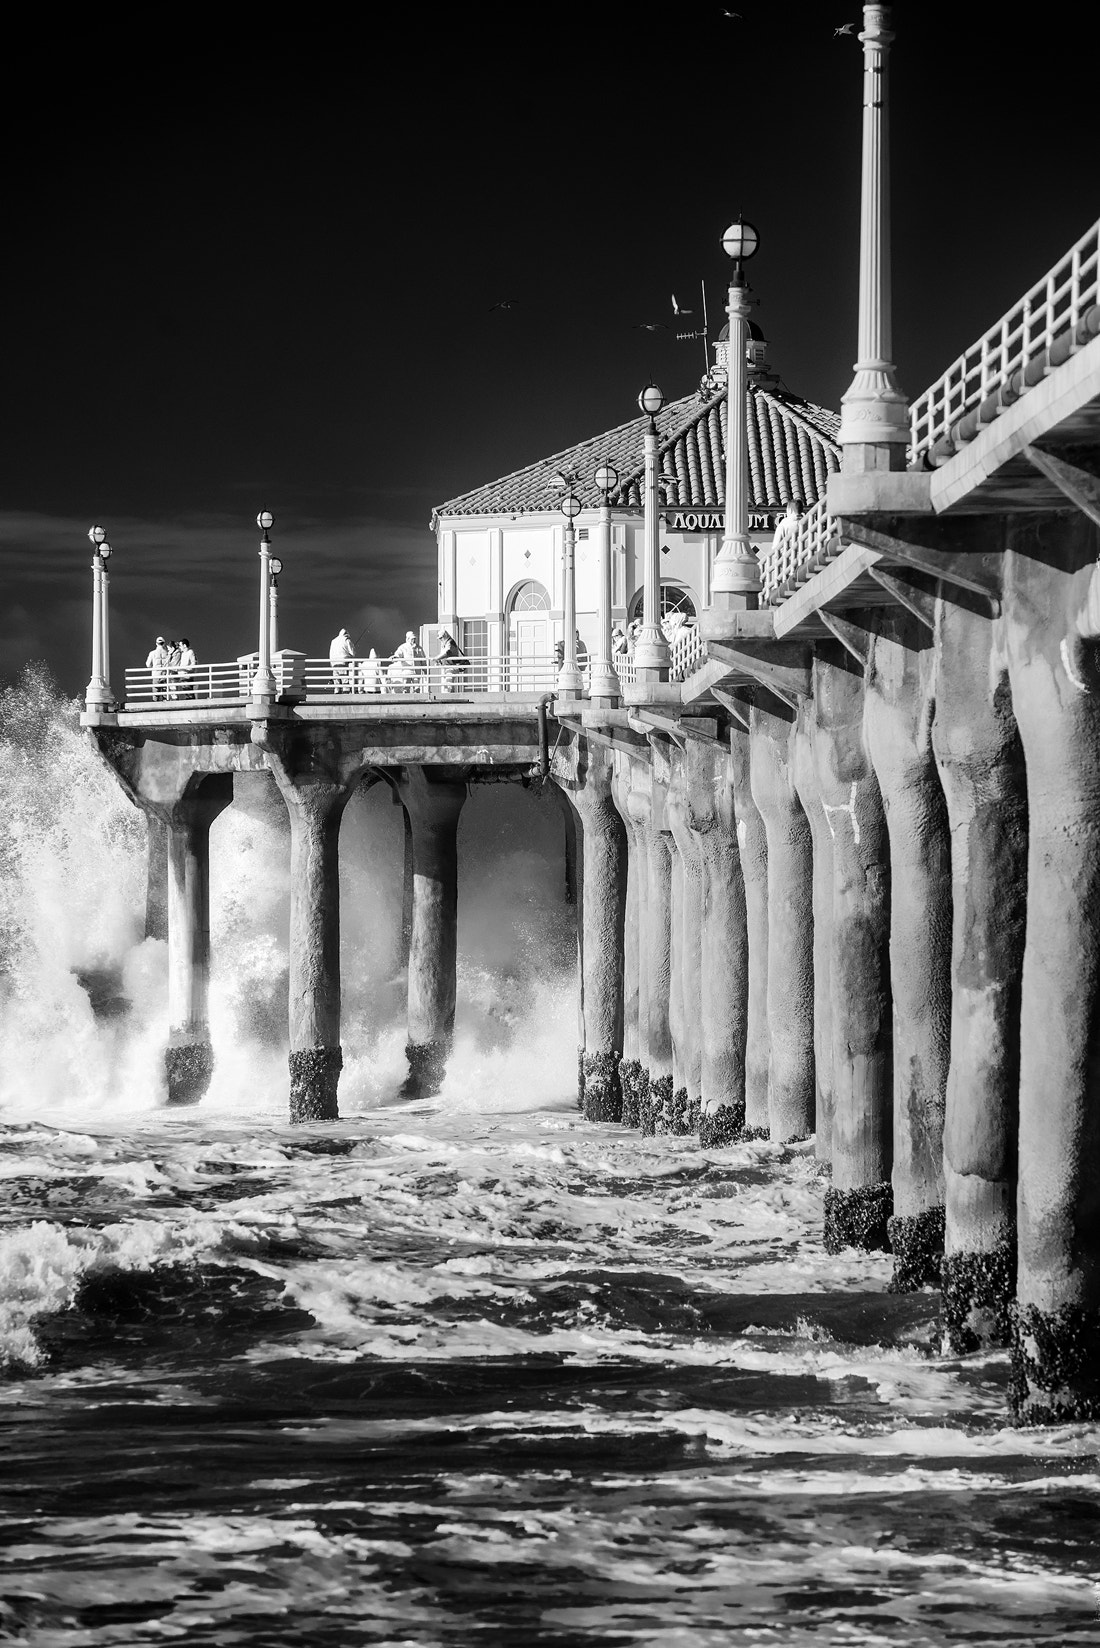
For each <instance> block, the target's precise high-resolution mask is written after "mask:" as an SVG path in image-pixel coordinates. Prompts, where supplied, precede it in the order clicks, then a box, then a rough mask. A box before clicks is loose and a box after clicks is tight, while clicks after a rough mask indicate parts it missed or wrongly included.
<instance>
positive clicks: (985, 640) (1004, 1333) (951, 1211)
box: [932, 601, 1027, 1351]
mask: <svg viewBox="0 0 1100 1648" xmlns="http://www.w3.org/2000/svg"><path fill="white" fill-rule="evenodd" d="M936 641H937V652H938V654H939V657H940V658H941V660H942V659H944V658H950V659H951V667H950V668H946V667H943V665H942V664H941V668H940V671H939V678H938V682H937V688H936V716H935V720H934V722H933V727H932V742H933V747H934V750H935V755H936V765H937V768H938V771H939V775H940V783H941V785H942V787H943V791H944V796H945V798H946V805H947V815H948V822H949V826H950V833H951V888H952V893H951V896H952V941H951V1058H950V1068H949V1073H948V1079H947V1095H946V1113H945V1120H944V1139H943V1169H944V1194H945V1204H946V1229H945V1238H944V1261H943V1270H942V1287H943V1310H944V1327H945V1337H946V1340H947V1343H948V1344H949V1345H950V1347H951V1348H952V1349H953V1350H955V1351H971V1350H976V1349H978V1348H979V1347H981V1346H984V1345H1004V1344H1008V1342H1009V1339H1010V1336H1011V1317H1012V1304H1013V1300H1014V1298H1015V1293H1016V1157H1017V1133H1018V1130H1019V1084H1020V984H1021V975H1022V971H1023V960H1024V928H1025V922H1026V917H1027V780H1026V774H1025V769H1024V752H1023V745H1022V744H1021V742H1020V736H1019V732H1018V730H1017V727H1016V718H1015V715H1014V714H1013V710H1012V692H1011V687H1010V685H1009V679H1008V657H1007V653H1006V651H1005V638H1004V623H1003V621H1002V620H996V621H991V620H990V619H989V617H988V616H987V615H985V614H984V613H980V612H973V611H970V610H968V609H967V607H966V606H964V605H961V604H960V603H959V602H956V601H950V602H948V601H944V602H941V603H940V605H939V610H938V613H937V631H936Z"/></svg>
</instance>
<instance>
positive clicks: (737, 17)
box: [722, 7, 745, 23]
mask: <svg viewBox="0 0 1100 1648" xmlns="http://www.w3.org/2000/svg"><path fill="white" fill-rule="evenodd" d="M722 16H723V17H728V18H730V20H731V21H732V22H734V23H743V22H744V21H745V19H744V18H743V17H742V16H741V13H740V12H739V11H726V10H725V8H724V7H723V9H722Z"/></svg>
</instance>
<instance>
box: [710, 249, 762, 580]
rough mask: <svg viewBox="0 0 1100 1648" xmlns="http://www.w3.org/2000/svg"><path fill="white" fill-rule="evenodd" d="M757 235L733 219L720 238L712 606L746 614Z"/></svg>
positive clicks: (755, 575)
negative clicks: (720, 501)
mask: <svg viewBox="0 0 1100 1648" xmlns="http://www.w3.org/2000/svg"><path fill="white" fill-rule="evenodd" d="M759 244H760V237H759V235H758V234H757V232H756V230H755V229H754V228H753V226H752V224H751V223H746V222H744V221H743V220H742V219H738V221H737V222H736V223H731V224H730V226H729V228H728V229H727V230H726V232H725V234H724V235H723V236H722V246H723V249H724V250H725V252H726V254H727V256H729V257H731V258H732V259H733V274H732V275H731V277H730V289H729V304H728V308H727V313H728V315H729V343H728V345H727V353H726V530H725V533H724V535H723V538H722V547H721V549H720V550H719V551H718V554H717V556H716V558H715V562H714V571H713V573H712V574H711V580H710V600H711V605H712V606H713V607H724V608H726V609H727V610H729V609H738V608H739V609H741V610H743V611H744V610H747V609H749V608H753V607H755V606H756V605H757V604H758V602H759V598H760V589H761V583H760V568H759V567H758V565H757V562H756V556H755V555H754V554H753V548H752V544H751V543H750V542H749V457H748V441H747V429H746V420H745V394H746V389H745V382H746V371H745V350H746V347H747V344H748V329H749V292H748V283H747V281H746V280H745V270H744V264H745V261H746V260H747V259H748V258H751V257H752V256H753V255H754V253H755V252H756V249H757V247H758V245H759Z"/></svg>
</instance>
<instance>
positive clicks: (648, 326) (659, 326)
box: [630, 320, 668, 332]
mask: <svg viewBox="0 0 1100 1648" xmlns="http://www.w3.org/2000/svg"><path fill="white" fill-rule="evenodd" d="M630 330H631V331H632V332H667V331H668V327H667V326H666V325H665V323H664V321H663V320H641V321H639V322H638V323H637V325H636V326H632V327H631V328H630Z"/></svg>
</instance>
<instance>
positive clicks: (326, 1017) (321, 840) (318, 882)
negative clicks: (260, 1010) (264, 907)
mask: <svg viewBox="0 0 1100 1648" xmlns="http://www.w3.org/2000/svg"><path fill="white" fill-rule="evenodd" d="M274 770H275V779H276V783H277V784H278V786H279V789H280V791H281V792H282V797H283V800H284V801H285V802H286V809H287V812H288V814H289V815H290V1058H289V1063H290V1120H291V1121H292V1122H324V1121H337V1120H338V1119H339V1115H340V1109H339V1104H338V1101H337V1089H338V1086H339V1082H340V1071H341V1069H342V1068H343V1063H344V1054H343V1049H342V1047H341V1045H340V850H339V849H340V820H341V818H342V817H343V812H344V808H345V806H346V805H347V802H348V798H349V796H350V795H351V793H352V789H353V788H354V785H351V784H346V783H338V782H334V781H333V780H332V779H329V778H314V777H313V776H312V775H303V776H301V777H298V776H291V775H290V774H288V772H287V770H286V769H285V768H284V767H282V766H281V765H279V766H277V767H276V768H275V769H274Z"/></svg>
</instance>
